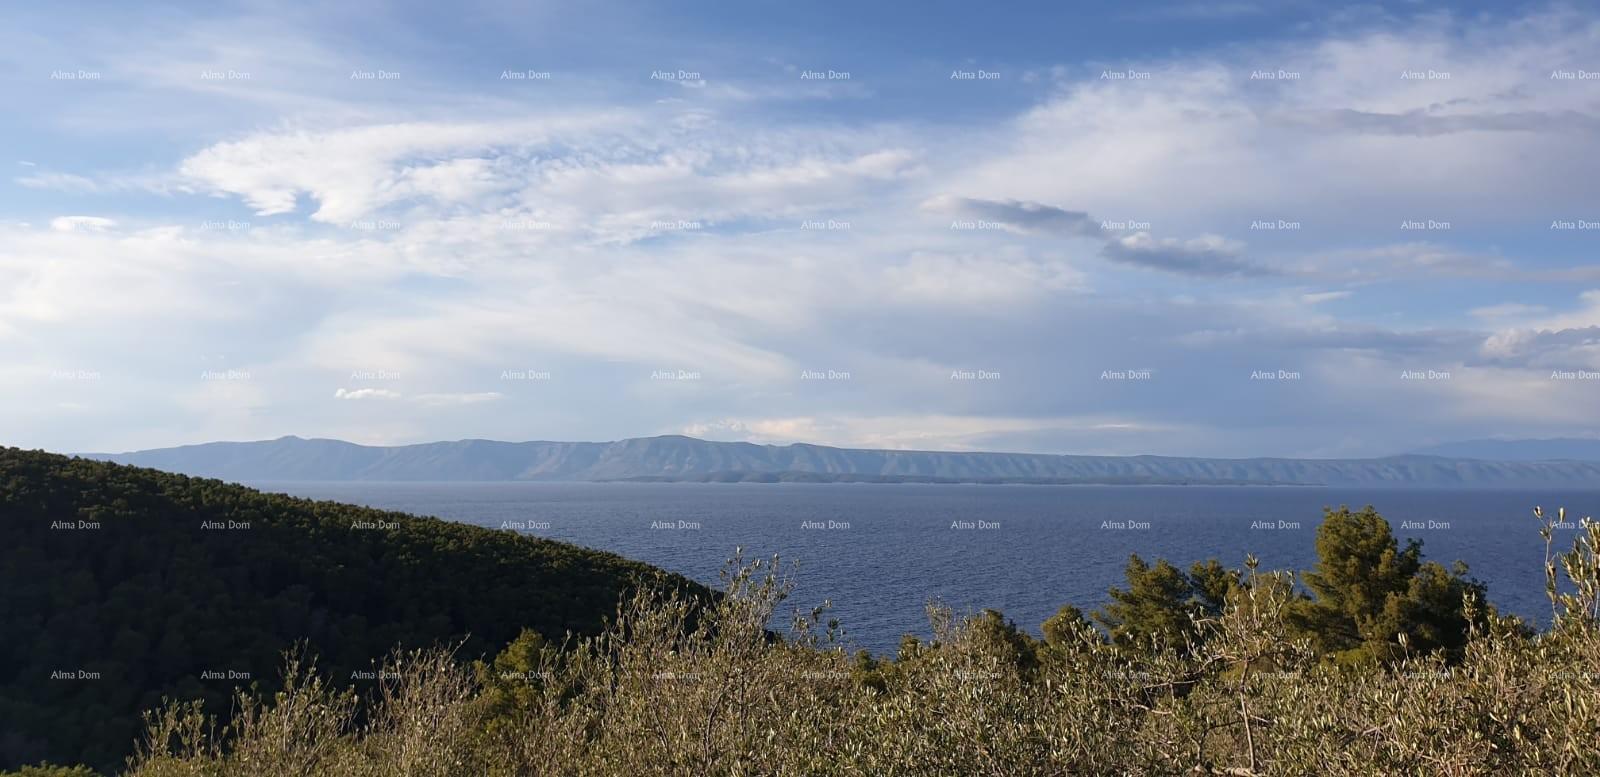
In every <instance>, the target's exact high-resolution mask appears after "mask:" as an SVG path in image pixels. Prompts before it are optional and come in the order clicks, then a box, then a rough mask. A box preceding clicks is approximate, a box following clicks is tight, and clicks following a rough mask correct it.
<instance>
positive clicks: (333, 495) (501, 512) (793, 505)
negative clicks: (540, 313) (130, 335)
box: [251, 482, 1600, 654]
mask: <svg viewBox="0 0 1600 777" xmlns="http://www.w3.org/2000/svg"><path fill="white" fill-rule="evenodd" d="M251 485H254V486H256V487H259V488H262V489H264V490H268V491H279V492H286V493H290V494H294V495H297V496H304V497H310V498H315V499H333V500H337V501H341V502H351V503H355V504H362V505H369V506H372V507H378V508H383V509H388V510H401V511H405V512H409V513H417V514H422V515H433V516H438V517H440V518H445V519H449V520H455V521H461V522H463V523H470V524H474V525H477V526H487V527H493V528H501V527H502V526H506V525H512V526H515V525H517V524H521V525H524V526H527V527H529V528H527V529H524V530H523V531H524V533H527V534H531V535H535V536H539V537H545V538H549V539H553V540H560V541H563V542H570V543H574V544H577V545H583V546H586V547H590V548H596V549H600V550H606V551H611V552H614V553H617V554H620V555H622V556H626V557H628V558H631V559H637V560H639V561H644V562H647V563H649V564H653V565H656V566H658V567H662V568H664V569H668V570H671V571H673V572H678V573H681V574H684V575H687V576H689V577H692V578H695V579H697V580H699V581H701V582H704V583H706V584H709V585H716V584H717V582H718V573H719V571H721V570H722V569H723V568H724V565H725V564H726V563H727V560H728V559H729V558H730V557H731V556H732V555H733V553H734V551H735V549H743V552H744V556H745V558H746V559H752V558H758V557H760V558H767V557H771V556H773V555H774V554H776V555H778V556H779V557H780V558H781V559H782V561H783V563H784V565H786V566H788V567H789V569H790V571H791V572H792V573H793V575H794V581H795V587H794V592H793V595H792V597H791V598H790V600H789V601H788V602H787V603H786V607H787V610H786V612H792V611H794V610H805V611H809V610H810V609H811V608H812V607H815V606H817V605H819V604H822V603H823V602H824V601H827V602H831V605H832V609H831V617H834V618H837V619H838V620H839V621H840V623H841V625H842V626H843V628H844V630H845V632H846V638H847V639H848V640H849V641H850V642H851V643H852V644H853V645H854V646H856V647H863V648H866V649H868V650H871V651H872V652H874V653H880V654H881V653H892V652H893V650H894V648H895V646H896V645H898V644H899V641H900V636H901V635H902V634H916V635H919V636H926V635H927V634H928V631H929V628H928V621H927V616H926V605H927V604H928V603H929V602H935V601H937V602H942V603H944V604H946V605H949V606H950V607H952V608H954V609H955V610H956V611H957V612H976V611H979V610H982V609H996V610H1000V611H1001V612H1003V613H1005V615H1006V616H1007V617H1008V618H1010V619H1012V620H1014V621H1015V622H1016V623H1017V624H1018V625H1019V626H1021V627H1023V628H1025V629H1027V630H1028V631H1030V632H1032V633H1034V634H1038V633H1039V624H1040V623H1041V622H1042V621H1043V620H1044V619H1045V618H1048V617H1049V616H1050V615H1052V614H1054V613H1055V611H1056V610H1057V609H1058V608H1059V607H1060V606H1061V605H1062V604H1066V603H1071V604H1075V605H1077V606H1079V607H1081V608H1082V609H1083V610H1084V611H1085V612H1088V611H1089V610H1091V609H1094V608H1097V607H1100V606H1103V605H1104V604H1105V603H1106V602H1107V600H1108V597H1107V595H1106V589H1107V587H1109V586H1113V585H1121V584H1122V582H1123V578H1122V571H1123V568H1124V566H1125V565H1126V563H1127V560H1128V556H1129V554H1132V553H1137V554H1139V555H1141V556H1143V557H1145V558H1146V559H1152V558H1158V557H1159V558H1166V559H1169V560H1171V561H1173V562H1174V563H1178V564H1179V565H1180V566H1183V567H1185V568H1187V566H1188V565H1189V564H1190V563H1192V562H1194V561H1198V560H1203V559H1207V558H1212V557H1215V558H1217V559H1219V560H1221V561H1223V562H1224V563H1225V564H1227V565H1229V566H1234V567H1238V566H1242V564H1243V562H1244V558H1245V555H1246V554H1247V553H1252V554H1254V555H1255V556H1257V557H1258V558H1259V559H1260V560H1261V567H1262V569H1295V570H1302V569H1306V568H1308V567H1309V566H1310V565H1311V564H1312V563H1313V561H1314V560H1315V556H1316V548H1315V540H1316V529H1317V525H1318V523H1319V522H1320V520H1321V517H1322V510H1323V507H1324V506H1334V507H1337V506H1339V505H1342V504H1348V505H1350V506H1352V507H1360V506H1363V505H1368V504H1371V505H1373V506H1375V507H1376V508H1377V509H1378V510H1379V512H1381V513H1382V514H1383V515H1384V517H1386V518H1388V519H1389V522H1390V524H1391V525H1393V526H1394V527H1395V533H1396V534H1397V535H1399V536H1401V537H1416V538H1418V539H1421V540H1422V541H1423V552H1424V556H1425V557H1426V558H1427V559H1430V560H1435V561H1441V562H1444V563H1445V564H1447V565H1448V564H1449V563H1450V562H1453V561H1455V560H1458V559H1459V560H1462V561H1465V562H1466V563H1467V564H1468V565H1469V567H1470V573H1471V575H1472V576H1473V577H1476V578H1478V579H1480V580H1483V581H1484V582H1486V583H1487V584H1488V586H1489V599H1490V601H1491V602H1493V603H1494V604H1496V605H1497V606H1499V607H1500V608H1501V609H1502V610H1503V611H1510V612H1513V613H1516V614H1519V615H1522V616H1524V617H1528V618H1530V619H1532V620H1535V621H1538V622H1544V621H1547V620H1548V619H1549V613H1550V606H1549V602H1548V601H1547V600H1546V599H1545V594H1544V583H1543V575H1542V572H1541V565H1542V563H1543V554H1544V544H1543V541H1542V540H1541V539H1540V538H1539V533H1538V524H1537V522H1536V521H1535V519H1534V518H1533V515H1532V508H1533V507H1534V505H1543V506H1544V508H1545V509H1546V510H1547V511H1553V510H1554V508H1556V507H1557V506H1566V507H1567V508H1568V517H1569V520H1572V521H1573V522H1574V523H1576V521H1577V518H1578V517H1581V516H1585V515H1600V490H1595V491H1539V492H1532V491H1512V490H1506V491H1497V490H1483V489H1474V490H1432V489H1428V490H1418V489H1405V490H1399V489H1392V490H1384V489H1337V488H1321V487H1301V486H1276V487H1274V486H1262V487H1252V486H1021V485H1018V486H999V485H934V484H866V483H852V484H812V483H776V484H774V483H328V482H319V483H285V482H272V483H253V484H251ZM1407 522H1409V523H1410V524H1411V525H1413V526H1414V527H1415V528H1402V527H1403V525H1405V524H1406V523H1407ZM808 525H809V526H821V527H822V528H805V527H806V526H808ZM662 526H670V527H671V528H659V527H662ZM1263 526H1270V527H1271V528H1261V527H1263ZM1574 535H1575V532H1574V531H1572V530H1566V531H1558V532H1557V535H1556V545H1557V547H1558V548H1562V549H1566V548H1570V547H1571V544H1572V540H1573V538H1574ZM785 620H786V619H785ZM783 625H784V623H779V622H775V623H774V626H775V627H781V626H783Z"/></svg>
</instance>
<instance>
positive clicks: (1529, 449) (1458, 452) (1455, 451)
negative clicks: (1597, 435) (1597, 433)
mask: <svg viewBox="0 0 1600 777" xmlns="http://www.w3.org/2000/svg"><path fill="white" fill-rule="evenodd" d="M1415 453H1418V454H1422V455H1427V456H1448V457H1452V458H1458V459H1486V460H1489V461H1557V460H1572V461H1600V440H1583V439H1576V438H1570V437H1558V438H1555V439H1549V440H1462V441H1460V442H1447V443H1444V444H1441V445H1433V446H1429V447H1427V448H1423V449H1421V450H1418V451H1415Z"/></svg>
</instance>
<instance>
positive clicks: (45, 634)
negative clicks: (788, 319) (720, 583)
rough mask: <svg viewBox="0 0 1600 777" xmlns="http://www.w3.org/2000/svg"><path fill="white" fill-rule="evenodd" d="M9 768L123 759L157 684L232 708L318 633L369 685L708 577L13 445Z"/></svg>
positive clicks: (332, 672) (1, 572) (581, 623)
mask: <svg viewBox="0 0 1600 777" xmlns="http://www.w3.org/2000/svg"><path fill="white" fill-rule="evenodd" d="M0 547H3V548H4V550H3V552H0V635H4V638H3V639H0V769H3V768H12V767H16V766H18V765H20V764H23V763H32V762H36V761H39V760H41V759H47V760H50V761H53V762H56V763H78V762H81V763H88V764H91V765H95V766H97V767H99V768H101V769H102V770H110V769H112V768H116V767H119V766H120V764H121V761H122V759H123V757H124V756H125V755H127V753H128V752H129V751H130V750H131V748H132V744H133V741H134V738H135V736H136V735H137V734H138V733H139V731H140V721H139V715H140V713H141V712H142V711H144V710H148V709H151V708H154V707H157V706H159V705H160V702H161V699H162V697H163V696H168V697H173V698H182V699H195V698H199V699H204V700H205V701H206V705H207V708H208V709H211V710H214V711H226V710H227V709H228V708H229V699H230V696H231V695H232V692H233V690H234V688H235V687H238V686H248V685H249V684H250V683H252V682H255V683H259V684H260V685H261V686H262V687H263V688H264V689H268V690H270V689H271V688H272V687H273V685H274V683H276V682H277V680H278V674H279V670H280V668H281V666H282V652H283V651H284V650H285V649H286V648H289V647H291V646H293V645H294V644H295V643H296V642H298V641H304V642H305V643H307V646H308V647H309V649H310V651H311V652H313V653H314V654H315V655H317V656H318V657H319V661H320V664H321V666H322V667H323V669H324V670H325V671H326V673H327V674H328V676H331V677H333V678H335V679H336V680H341V681H347V682H350V683H352V684H355V685H356V686H358V687H360V686H362V685H363V684H365V685H366V686H367V687H370V686H371V684H372V683H373V682H375V680H376V677H375V674H367V673H368V672H370V671H371V670H374V669H375V668H376V663H377V662H380V661H381V660H382V658H383V657H384V656H385V655H386V654H388V653H389V652H390V651H391V650H393V649H394V648H396V647H397V646H399V647H408V648H409V647H414V646H429V645H437V644H441V643H446V644H451V643H455V642H461V643H462V647H461V650H460V652H459V655H460V656H461V657H463V658H472V657H475V656H479V655H484V654H492V653H494V652H497V651H498V650H500V649H501V648H502V647H503V646H504V645H506V644H507V643H509V642H510V641H511V640H512V639H514V638H515V637H516V636H517V634H518V632H519V631H520V630H521V629H522V628H523V627H525V626H526V627H530V628H532V629H534V630H536V631H538V632H539V633H540V634H542V635H544V636H545V637H546V638H548V639H551V640H553V641H557V642H559V641H560V640H561V639H562V638H563V637H564V636H565V635H566V634H567V633H568V632H572V633H576V634H595V633H598V632H599V631H601V630H602V628H603V625H604V621H605V619H606V618H607V617H608V616H610V615H611V614H613V613H614V612H615V610H616V606H617V603H618V601H619V598H621V597H622V596H624V595H625V594H628V593H630V592H632V591H634V590H637V589H639V588H641V587H643V588H651V589H658V588H659V589H673V590H681V591H683V592H685V593H688V594H690V595H691V596H693V597H695V598H699V597H702V596H704V595H706V593H707V592H706V591H705V589H704V588H702V587H700V586H698V585H696V584H694V583H692V582H690V581H688V580H687V579H685V578H682V577H678V576H674V575H668V574H666V573H664V572H661V571H659V570H656V569H654V568H652V567H649V566H646V565H643V564H639V563H635V562H630V561H627V560H625V559H623V558H621V557H618V556H615V555H612V554H608V553H600V552H595V551H591V550H586V549H582V548H577V547H574V546H570V545H565V544H562V543H557V542H550V541H547V540H540V539H536V538H531V537H524V536H519V535H516V534H512V533H510V532H499V531H492V530H488V529H482V528H477V527H472V526H466V525H462V524H457V523H451V522H447V521H442V520H439V519H434V518H418V517H414V516H409V515H404V514H400V513H392V512H383V511H379V510H371V509H366V508H359V507H352V506H348V505H342V504H336V503H332V502H313V501H309V500H305V499H296V498H291V497H287V496H282V495H276V494H263V493H260V492H258V491H254V490H252V489H248V488H244V487H241V486H236V485H231V484H227V483H223V482H221V481H216V480H202V479H195V478H189V477H185V476H181V475H172V474H167V473H163V472H157V471H154V470H147V469H139V468H134V467H126V466H119V465H114V464H108V463H103V462H97V461H89V460H85V459H76V458H68V457H65V456H57V455H51V454H45V453H38V452H27V451H21V450H17V449H14V448H0Z"/></svg>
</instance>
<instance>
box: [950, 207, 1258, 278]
mask: <svg viewBox="0 0 1600 777" xmlns="http://www.w3.org/2000/svg"><path fill="white" fill-rule="evenodd" d="M922 207H923V209H924V210H929V211H933V212H937V213H946V214H950V215H953V216H957V217H966V218H970V219H975V220H981V221H985V222H991V223H995V224H998V225H1001V227H1002V228H1004V229H1008V230H1010V231H1013V232H1020V233H1023V234H1033V235H1050V236H1054V237H1092V238H1097V239H1101V240H1104V241H1105V243H1104V245H1103V246H1102V247H1101V250H1100V254H1101V256H1104V257H1105V258H1106V259H1109V260H1111V261H1113V262H1118V263H1120V264H1128V265H1133V266H1136V267H1144V268H1147V269H1152V270H1162V271H1164V272H1171V273H1177V274H1179V275H1190V276H1195V277H1203V278H1227V277H1234V276H1262V275H1276V274H1278V273H1276V272H1274V271H1272V270H1270V269H1268V268H1266V267H1262V266H1260V265H1256V264H1253V263H1251V262H1249V261H1247V260H1245V259H1244V258H1243V257H1242V256H1240V251H1241V249H1242V246H1240V245H1239V244H1237V243H1232V242H1228V241H1226V240H1223V239H1222V238H1219V237H1201V238H1195V239H1193V240H1174V239H1171V238H1156V237H1153V236H1151V235H1150V234H1149V233H1146V232H1136V233H1134V234H1131V235H1122V236H1112V235H1111V234H1110V233H1108V232H1107V231H1106V230H1103V229H1101V228H1100V222H1099V220H1097V219H1095V218H1094V217H1093V216H1090V215H1089V214H1088V213H1086V212H1084V211H1077V210H1067V209H1065V208H1058V207H1056V206H1054V205H1045V204H1043V203H1038V202H1027V201H1024V200H985V199H977V198H973V197H953V196H943V197H936V198H934V199H932V200H929V201H927V202H925V203H923V206H922Z"/></svg>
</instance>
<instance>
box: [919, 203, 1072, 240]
mask: <svg viewBox="0 0 1600 777" xmlns="http://www.w3.org/2000/svg"><path fill="white" fill-rule="evenodd" d="M923 208H924V209H926V210H931V211H936V212H940V213H948V214H951V215H954V216H966V217H968V218H972V219H980V220H983V221H989V222H996V223H999V224H1003V225H1005V227H1006V228H1007V229H1010V230H1012V231H1016V232H1025V233H1029V234H1043V235H1055V236H1058V237H1101V231H1100V222H1098V221H1096V220H1094V219H1092V218H1090V217H1089V214H1087V213H1084V212H1083V211H1077V210H1066V209H1064V208H1057V207H1055V206H1054V205H1045V204H1043V203H1038V202H1027V201H1024V200H983V199H976V198H972V197H950V196H945V197H936V198H934V199H932V200H929V201H928V202H926V203H924V204H923Z"/></svg>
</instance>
